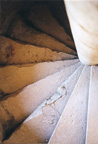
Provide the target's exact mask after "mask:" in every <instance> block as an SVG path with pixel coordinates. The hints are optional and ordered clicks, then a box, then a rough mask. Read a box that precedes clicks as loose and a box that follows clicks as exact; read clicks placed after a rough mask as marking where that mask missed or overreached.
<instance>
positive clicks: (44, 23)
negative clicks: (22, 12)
mask: <svg viewBox="0 0 98 144" xmlns="http://www.w3.org/2000/svg"><path fill="white" fill-rule="evenodd" d="M26 17H27V19H28V20H29V21H30V22H32V24H33V25H35V26H36V27H38V28H39V29H40V30H42V31H43V32H45V33H47V34H49V35H51V36H53V37H54V38H56V39H58V40H60V41H61V42H63V43H65V44H66V45H67V46H69V47H72V48H73V47H74V43H73V41H72V39H71V38H70V36H69V35H68V34H67V33H66V32H65V30H64V28H63V27H62V26H60V24H59V23H58V21H57V20H56V19H55V18H54V17H53V15H52V12H51V10H50V9H49V7H48V6H46V5H40V6H39V5H36V6H33V7H32V8H31V10H30V11H29V12H28V13H26Z"/></svg>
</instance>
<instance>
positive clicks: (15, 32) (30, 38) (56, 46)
mask: <svg viewBox="0 0 98 144" xmlns="http://www.w3.org/2000/svg"><path fill="white" fill-rule="evenodd" d="M8 35H9V36H10V37H12V38H14V39H17V40H19V41H22V42H26V43H29V44H33V45H36V46H39V47H45V48H50V49H51V50H54V51H59V52H65V53H68V54H72V55H76V52H75V51H74V50H72V49H71V48H69V47H67V46H66V45H65V44H63V43H61V42H59V41H58V40H56V39H55V38H53V37H51V36H49V35H47V34H45V33H43V32H40V31H38V30H36V29H35V28H34V27H33V26H32V27H29V26H27V25H26V24H25V23H24V21H23V20H22V18H21V17H20V16H19V15H18V16H17V17H15V20H14V21H13V23H12V24H11V28H10V30H9V33H8Z"/></svg>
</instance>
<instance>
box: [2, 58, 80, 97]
mask: <svg viewBox="0 0 98 144" xmlns="http://www.w3.org/2000/svg"><path fill="white" fill-rule="evenodd" d="M77 62H79V60H66V61H56V62H44V63H38V64H25V65H10V66H4V67H0V97H2V96H4V95H6V94H9V93H12V92H15V91H17V90H19V89H21V88H23V87H25V86H27V85H29V84H32V83H34V82H36V81H38V80H40V79H42V78H45V77H46V76H48V75H51V74H53V73H55V72H57V71H60V70H61V69H63V68H64V67H67V66H70V65H72V64H75V63H77Z"/></svg>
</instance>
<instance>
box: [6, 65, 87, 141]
mask: <svg viewBox="0 0 98 144" xmlns="http://www.w3.org/2000/svg"><path fill="white" fill-rule="evenodd" d="M83 67H84V66H83V65H81V66H79V68H77V69H76V71H75V72H74V73H73V74H72V75H71V76H70V77H69V78H68V79H67V80H66V81H65V82H64V83H63V84H62V85H61V86H60V87H59V88H58V91H57V92H56V93H55V94H54V95H53V96H51V97H50V98H49V99H46V100H45V101H44V102H43V103H42V104H41V105H40V106H39V107H38V108H37V109H36V110H35V111H34V112H33V113H32V114H31V115H30V116H29V117H28V118H27V119H26V120H25V121H24V122H23V123H22V125H21V126H20V127H19V128H18V129H17V130H16V131H15V132H14V133H13V134H12V135H11V137H10V138H9V139H8V140H6V141H5V142H4V143H15V142H17V143H23V142H25V143H30V142H32V143H46V142H48V141H49V139H50V137H51V135H52V132H53V130H54V128H55V126H56V124H57V122H58V120H59V118H60V115H61V113H62V111H63V109H64V107H65V105H66V103H67V101H68V99H69V97H70V95H71V93H72V91H73V89H74V87H75V84H76V82H77V80H78V78H79V76H80V74H81V72H82V70H83ZM62 87H63V88H62ZM64 87H65V89H64ZM58 92H59V93H58Z"/></svg>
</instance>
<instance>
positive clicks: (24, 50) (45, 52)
mask: <svg viewBox="0 0 98 144" xmlns="http://www.w3.org/2000/svg"><path fill="white" fill-rule="evenodd" d="M75 58H76V56H73V55H70V54H66V53H63V52H56V51H52V50H50V49H48V48H40V47H37V46H33V45H28V44H21V43H18V42H16V41H14V40H11V39H10V38H7V37H4V36H0V64H2V65H4V64H26V63H39V62H46V61H58V60H68V59H75Z"/></svg>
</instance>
